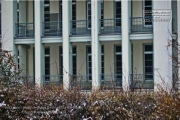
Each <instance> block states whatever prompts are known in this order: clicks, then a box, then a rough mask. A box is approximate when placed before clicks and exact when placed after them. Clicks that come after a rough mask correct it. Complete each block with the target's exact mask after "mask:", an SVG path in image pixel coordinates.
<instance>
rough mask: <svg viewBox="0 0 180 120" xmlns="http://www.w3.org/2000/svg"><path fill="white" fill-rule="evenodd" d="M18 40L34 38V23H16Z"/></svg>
mask: <svg viewBox="0 0 180 120" xmlns="http://www.w3.org/2000/svg"><path fill="white" fill-rule="evenodd" d="M15 37H16V38H33V37H34V24H33V23H16V34H15Z"/></svg>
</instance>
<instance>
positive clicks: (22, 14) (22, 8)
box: [19, 1, 26, 23]
mask: <svg viewBox="0 0 180 120" xmlns="http://www.w3.org/2000/svg"><path fill="white" fill-rule="evenodd" d="M19 23H26V1H19Z"/></svg>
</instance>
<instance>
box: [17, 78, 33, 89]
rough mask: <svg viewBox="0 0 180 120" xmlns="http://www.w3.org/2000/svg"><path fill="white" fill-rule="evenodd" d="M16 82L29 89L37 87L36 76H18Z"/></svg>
mask: <svg viewBox="0 0 180 120" xmlns="http://www.w3.org/2000/svg"><path fill="white" fill-rule="evenodd" d="M15 80H16V81H17V82H19V83H20V84H21V85H27V86H29V87H34V86H35V77H34V76H16V77H15Z"/></svg>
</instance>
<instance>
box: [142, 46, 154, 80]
mask: <svg viewBox="0 0 180 120" xmlns="http://www.w3.org/2000/svg"><path fill="white" fill-rule="evenodd" d="M146 45H152V51H147V52H146V51H145V46H146ZM148 54H149V55H152V61H151V62H152V66H151V67H152V78H151V79H150V78H149V79H148V78H146V75H150V74H146V63H145V62H146V58H145V55H148ZM143 69H144V70H143V71H144V72H143V74H144V80H145V81H152V80H153V75H154V71H153V69H154V52H153V44H143Z"/></svg>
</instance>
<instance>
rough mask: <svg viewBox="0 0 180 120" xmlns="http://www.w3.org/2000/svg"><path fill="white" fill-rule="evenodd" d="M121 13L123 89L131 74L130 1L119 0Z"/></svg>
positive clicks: (125, 87) (126, 86)
mask: <svg viewBox="0 0 180 120" xmlns="http://www.w3.org/2000/svg"><path fill="white" fill-rule="evenodd" d="M121 11H122V12H121V13H122V17H121V20H122V23H121V24H122V28H123V29H122V73H123V75H122V87H123V90H125V91H126V90H128V89H129V84H130V74H131V43H130V40H129V28H130V19H129V18H130V15H131V1H130V0H127V1H126V0H122V1H121Z"/></svg>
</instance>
